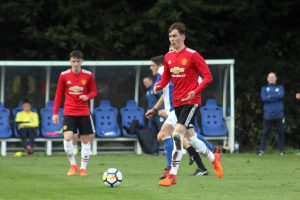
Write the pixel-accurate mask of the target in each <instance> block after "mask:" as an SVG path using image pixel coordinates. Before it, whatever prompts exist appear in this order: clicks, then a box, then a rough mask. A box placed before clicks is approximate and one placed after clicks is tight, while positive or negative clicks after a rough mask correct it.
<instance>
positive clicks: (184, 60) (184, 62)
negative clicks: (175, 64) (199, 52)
mask: <svg viewBox="0 0 300 200" xmlns="http://www.w3.org/2000/svg"><path fill="white" fill-rule="evenodd" d="M180 63H181V64H182V65H186V64H187V63H188V61H187V59H185V58H183V59H182V60H181V61H180Z"/></svg>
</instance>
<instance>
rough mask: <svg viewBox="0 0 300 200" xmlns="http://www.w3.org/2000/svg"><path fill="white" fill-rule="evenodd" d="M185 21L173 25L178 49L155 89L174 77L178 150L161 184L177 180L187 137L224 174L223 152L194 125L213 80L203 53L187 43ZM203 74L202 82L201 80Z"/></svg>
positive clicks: (171, 33)
mask: <svg viewBox="0 0 300 200" xmlns="http://www.w3.org/2000/svg"><path fill="white" fill-rule="evenodd" d="M185 29H186V28H185V25H184V24H182V23H174V24H172V25H171V26H170V28H169V41H170V43H171V46H172V47H173V48H174V51H172V52H169V53H167V54H166V55H165V58H164V73H163V75H162V77H161V80H160V81H159V82H158V83H157V84H156V85H155V86H154V89H153V90H154V93H157V92H158V91H160V90H162V89H163V88H164V87H165V86H166V85H167V84H168V83H169V82H170V80H172V83H173V95H172V98H173V99H172V101H173V105H174V108H175V114H176V117H177V123H176V126H175V129H174V132H173V140H174V150H173V153H172V168H171V171H170V174H169V175H168V176H167V177H166V178H165V179H164V180H162V181H160V183H159V185H161V186H171V185H174V184H176V175H177V171H178V168H179V164H180V161H181V159H182V148H183V137H184V136H186V137H187V138H188V140H189V143H190V144H191V145H192V146H193V147H194V148H195V149H196V151H197V152H200V153H201V154H202V155H204V156H205V157H207V158H209V160H210V161H211V162H212V165H213V167H214V169H215V173H216V175H217V177H218V178H221V177H222V176H223V167H222V166H221V163H220V155H219V154H213V153H212V152H211V151H210V150H209V149H208V148H207V147H206V145H205V144H204V143H203V142H202V141H201V140H199V139H198V138H197V136H196V135H195V131H194V128H193V124H194V120H195V114H196V112H197V110H198V109H199V105H200V104H201V95H200V94H201V92H202V90H203V89H204V88H205V87H206V86H207V85H208V84H209V83H210V82H211V81H212V76H211V73H210V70H209V68H208V66H207V64H206V63H205V61H204V59H203V58H202V57H201V55H200V54H199V53H198V52H196V51H195V50H192V49H189V48H187V47H186V46H185V44H184V40H185V38H186V36H185ZM199 76H201V77H202V82H201V83H200V84H199V83H198V78H199Z"/></svg>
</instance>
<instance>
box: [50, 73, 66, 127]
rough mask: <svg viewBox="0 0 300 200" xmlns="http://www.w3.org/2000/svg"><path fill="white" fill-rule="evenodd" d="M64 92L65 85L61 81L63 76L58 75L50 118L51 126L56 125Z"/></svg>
mask: <svg viewBox="0 0 300 200" xmlns="http://www.w3.org/2000/svg"><path fill="white" fill-rule="evenodd" d="M64 91H65V84H64V80H63V76H62V75H60V76H59V79H58V83H57V88H56V92H55V99H54V105H53V116H52V122H53V124H58V123H59V121H58V111H59V107H60V104H61V100H62V98H63V95H64Z"/></svg>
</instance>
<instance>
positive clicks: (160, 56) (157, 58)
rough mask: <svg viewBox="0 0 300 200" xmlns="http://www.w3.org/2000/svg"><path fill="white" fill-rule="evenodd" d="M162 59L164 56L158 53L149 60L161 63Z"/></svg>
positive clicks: (162, 62)
mask: <svg viewBox="0 0 300 200" xmlns="http://www.w3.org/2000/svg"><path fill="white" fill-rule="evenodd" d="M164 59H165V57H164V56H163V55H159V56H154V57H152V58H151V59H150V60H151V61H152V62H154V63H155V64H157V65H163V64H164Z"/></svg>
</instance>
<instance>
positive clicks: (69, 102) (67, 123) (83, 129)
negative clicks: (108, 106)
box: [52, 50, 97, 176]
mask: <svg viewBox="0 0 300 200" xmlns="http://www.w3.org/2000/svg"><path fill="white" fill-rule="evenodd" d="M69 57H70V64H71V69H68V70H66V71H64V72H62V73H61V74H60V76H59V80H58V84H57V89H56V95H55V100H54V107H53V117H52V121H53V123H54V124H58V120H59V117H58V110H59V107H60V104H61V100H62V98H63V96H64V97H65V102H64V121H63V131H64V149H65V152H66V154H67V156H68V159H69V161H70V164H71V166H70V169H69V171H68V173H67V176H75V175H76V172H77V170H78V166H77V163H76V160H75V156H74V146H73V142H72V139H73V138H72V136H73V132H74V130H77V129H78V131H79V134H80V135H81V137H80V138H81V166H80V173H79V175H80V176H87V172H86V168H87V164H88V161H89V157H90V152H91V142H92V138H93V136H92V135H93V134H95V128H94V124H93V120H92V116H91V113H90V109H89V106H88V100H90V99H92V98H94V97H95V96H96V95H97V87H96V82H95V79H94V76H93V75H92V73H91V72H90V71H87V70H84V69H82V68H81V65H82V62H83V53H82V52H81V51H78V50H75V51H72V52H71V53H70V55H69Z"/></svg>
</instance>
